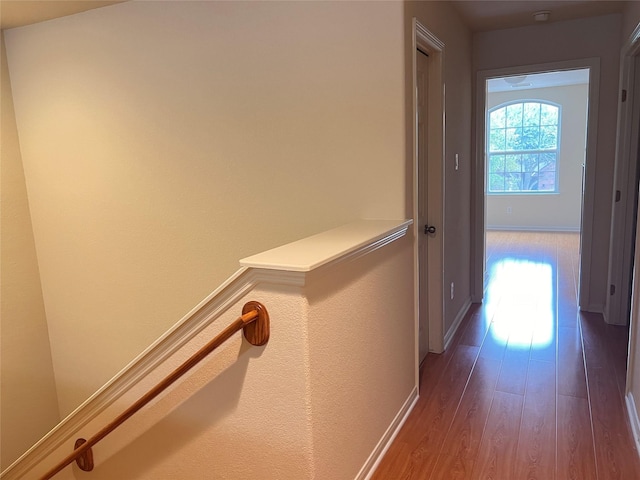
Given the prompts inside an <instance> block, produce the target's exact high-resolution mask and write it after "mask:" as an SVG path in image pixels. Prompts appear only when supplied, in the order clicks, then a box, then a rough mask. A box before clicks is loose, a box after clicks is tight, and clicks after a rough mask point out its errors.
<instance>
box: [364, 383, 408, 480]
mask: <svg viewBox="0 0 640 480" xmlns="http://www.w3.org/2000/svg"><path fill="white" fill-rule="evenodd" d="M417 401H418V387H417V386H415V387H413V390H411V393H410V394H409V397H408V398H407V400H406V401H405V402H404V405H402V408H401V409H400V411H399V412H398V414H397V415H396V416H395V418H394V419H393V421H392V422H391V425H389V428H387V431H386V432H384V435H383V436H382V438H381V439H380V441H379V442H378V444H377V445H376V447H375V448H374V449H373V452H371V455H369V458H367V461H366V462H365V463H364V465H363V466H362V468H361V469H360V471H359V472H358V475H356V478H355V480H369V479H370V478H371V477H372V476H373V474H374V473H375V471H376V469H377V468H378V465H380V462H381V461H382V459H383V458H384V455H385V453H387V450H389V447H390V446H391V444H392V443H393V440H394V439H395V438H396V436H397V435H398V432H400V429H401V428H402V426H403V425H404V423H405V422H406V421H407V418H408V417H409V414H410V413H411V411H412V410H413V407H415V405H416V402H417Z"/></svg>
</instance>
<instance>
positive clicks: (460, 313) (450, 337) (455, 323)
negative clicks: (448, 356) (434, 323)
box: [444, 297, 471, 350]
mask: <svg viewBox="0 0 640 480" xmlns="http://www.w3.org/2000/svg"><path fill="white" fill-rule="evenodd" d="M469 307H471V297H469V298H467V299H466V300H465V302H464V305H462V308H461V309H460V311H458V314H457V315H456V318H455V319H454V320H453V325H451V328H450V329H449V331H448V332H447V333H446V334H445V336H444V349H445V350H446V349H447V348H449V344H450V343H451V340H453V336H454V335H455V334H456V332H457V331H458V328H460V323H462V319H463V318H464V316H465V315H466V314H467V312H468V311H469Z"/></svg>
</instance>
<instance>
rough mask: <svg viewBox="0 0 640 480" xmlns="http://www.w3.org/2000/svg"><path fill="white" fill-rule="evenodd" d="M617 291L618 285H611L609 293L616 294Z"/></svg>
mask: <svg viewBox="0 0 640 480" xmlns="http://www.w3.org/2000/svg"><path fill="white" fill-rule="evenodd" d="M615 293H616V286H615V285H609V295H614V294H615Z"/></svg>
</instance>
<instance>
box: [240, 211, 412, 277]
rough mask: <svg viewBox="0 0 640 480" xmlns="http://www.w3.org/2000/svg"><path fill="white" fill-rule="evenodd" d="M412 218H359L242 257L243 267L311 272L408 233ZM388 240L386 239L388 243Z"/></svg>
mask: <svg viewBox="0 0 640 480" xmlns="http://www.w3.org/2000/svg"><path fill="white" fill-rule="evenodd" d="M412 223H413V221H412V220H359V221H357V222H353V223H349V224H347V225H343V226H341V227H338V228H334V229H333V230H327V231H326V232H322V233H319V234H317V235H313V236H311V237H307V238H303V239H302V240H298V241H296V242H292V243H288V244H286V245H282V246H281V247H277V248H273V249H271V250H267V251H265V252H262V253H258V254H256V255H252V256H250V257H246V258H243V259H242V260H240V265H242V266H243V267H252V268H263V269H270V270H288V271H293V272H310V271H311V270H313V269H316V268H318V267H320V266H322V265H326V264H327V263H330V262H333V261H334V260H337V259H339V258H341V257H346V256H349V255H351V254H353V253H354V252H357V251H358V250H361V249H363V248H368V247H369V246H371V245H373V244H377V243H379V242H380V241H381V240H384V239H385V238H389V240H390V241H392V240H394V239H395V238H399V236H402V235H404V234H405V233H406V231H407V229H408V228H409V225H411V224H412ZM385 243H387V242H385Z"/></svg>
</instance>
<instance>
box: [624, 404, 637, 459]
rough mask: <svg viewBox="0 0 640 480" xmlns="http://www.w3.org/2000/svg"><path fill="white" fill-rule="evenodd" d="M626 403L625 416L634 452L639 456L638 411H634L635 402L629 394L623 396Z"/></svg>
mask: <svg viewBox="0 0 640 480" xmlns="http://www.w3.org/2000/svg"><path fill="white" fill-rule="evenodd" d="M625 401H626V403H627V415H628V416H629V423H630V424H631V431H632V432H633V439H634V440H635V442H636V452H637V453H638V455H639V456H640V418H638V410H637V409H636V402H635V400H634V398H633V394H632V393H631V392H629V393H627V395H626V396H625Z"/></svg>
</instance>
